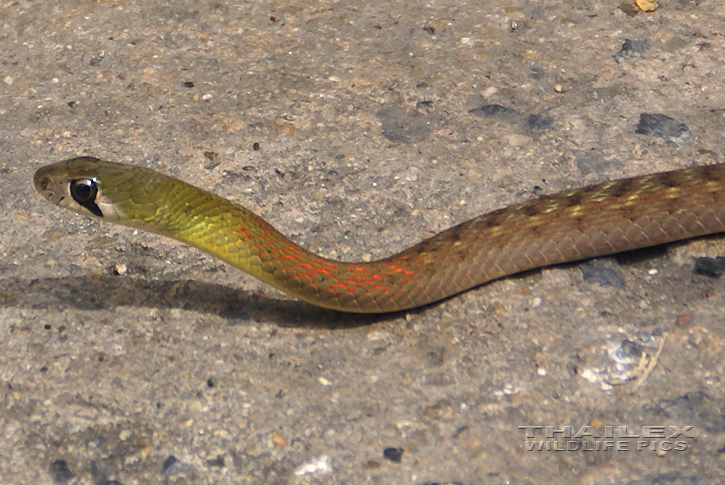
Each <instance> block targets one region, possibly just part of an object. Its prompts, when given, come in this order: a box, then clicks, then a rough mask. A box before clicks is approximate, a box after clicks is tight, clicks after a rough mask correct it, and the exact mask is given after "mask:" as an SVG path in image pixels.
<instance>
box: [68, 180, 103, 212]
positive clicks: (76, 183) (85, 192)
mask: <svg viewBox="0 0 725 485" xmlns="http://www.w3.org/2000/svg"><path fill="white" fill-rule="evenodd" d="M70 195H71V197H73V200H75V201H76V202H78V204H80V205H81V206H83V207H85V208H86V209H88V210H89V211H90V212H91V213H92V214H93V215H95V216H98V217H103V213H102V212H101V209H99V207H98V205H96V196H97V195H98V184H97V183H96V181H95V180H93V179H76V180H72V181H71V183H70Z"/></svg>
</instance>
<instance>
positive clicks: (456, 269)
mask: <svg viewBox="0 0 725 485" xmlns="http://www.w3.org/2000/svg"><path fill="white" fill-rule="evenodd" d="M34 183H35V187H36V189H37V190H38V192H39V193H40V194H41V195H42V196H43V197H45V198H46V199H47V200H49V201H50V202H52V203H53V204H56V205H59V206H61V207H64V208H66V209H70V210H72V211H75V212H78V213H81V214H84V215H87V216H91V217H95V218H100V219H103V220H107V221H113V222H116V223H119V224H123V225H126V226H130V227H133V228H138V229H144V230H147V231H151V232H155V233H158V234H161V235H164V236H168V237H172V238H174V239H178V240H179V241H182V242H184V243H186V244H189V245H192V246H195V247H197V248H199V249H201V250H203V251H206V252H207V253H209V254H212V255H214V256H216V257H218V258H220V259H222V260H224V261H226V262H227V263H229V264H231V265H232V266H235V267H237V268H239V269H241V270H242V271H245V272H247V273H249V274H251V275H252V276H254V277H256V278H259V279H260V280H262V281H264V282H265V283H268V284H270V285H272V286H274V287H275V288H277V289H279V290H281V291H283V292H285V293H287V294H289V295H292V296H293V297H295V298H298V299H300V300H304V301H307V302H309V303H312V304H315V305H319V306H322V307H326V308H332V309H335V310H340V311H346V312H357V313H382V312H395V311H401V310H406V309H410V308H415V307H419V306H422V305H426V304H429V303H433V302H436V301H438V300H441V299H444V298H447V297H449V296H451V295H455V294H457V293H460V292H462V291H465V290H467V289H469V288H472V287H475V286H478V285H481V284H483V283H486V282H488V281H491V280H494V279H496V278H501V277H503V276H507V275H511V274H514V273H519V272H522V271H526V270H530V269H533V268H539V267H542V266H548V265H553V264H559V263H565V262H569V261H577V260H581V259H586V258H593V257H596V256H604V255H608V254H613V253H618V252H621V251H628V250H632V249H637V248H642V247H647V246H653V245H657V244H663V243H667V242H672V241H677V240H681V239H687V238H692V237H697V236H703V235H706V234H712V233H718V232H725V165H709V166H700V167H693V168H687V169H682V170H675V171H671V172H663V173H656V174H652V175H644V176H640V177H633V178H627V179H622V180H617V181H613V182H605V183H601V184H598V185H592V186H589V187H584V188H580V189H576V190H569V191H564V192H561V193H558V194H554V195H547V196H544V197H540V198H536V199H533V200H529V201H527V202H523V203H519V204H515V205H512V206H510V207H506V208H504V209H499V210H496V211H493V212H490V213H488V214H484V215H482V216H479V217H476V218H474V219H471V220H469V221H466V222H463V223H461V224H459V225H457V226H455V227H452V228H450V229H448V230H446V231H443V232H441V233H440V234H437V235H435V236H433V237H431V238H429V239H426V240H424V241H422V242H420V243H418V244H416V245H415V246H413V247H411V248H409V249H406V250H404V251H402V252H400V253H398V254H395V255H393V256H390V257H388V258H385V259H381V260H379V261H373V262H365V263H343V262H337V261H332V260H329V259H324V258H321V257H319V256H316V255H314V254H312V253H310V252H308V251H306V250H304V249H302V248H301V247H299V246H298V245H296V244H295V243H293V242H292V241H290V240H289V239H287V238H286V237H285V236H283V235H282V234H281V233H280V232H278V231H277V230H276V229H274V228H273V227H272V226H271V225H270V224H268V223H267V222H266V221H264V220H263V219H262V218H261V217H259V216H257V215H256V214H254V213H253V212H251V211H249V210H248V209H246V208H244V207H242V206H240V205H238V204H235V203H233V202H231V201H229V200H226V199H223V198H221V197H218V196H216V195H214V194H211V193H209V192H206V191H204V190H202V189H199V188H196V187H194V186H192V185H189V184H187V183H185V182H182V181H180V180H177V179H175V178H172V177H169V176H166V175H163V174H161V173H158V172H155V171H153V170H150V169H148V168H143V167H137V166H129V165H123V164H118V163H113V162H107V161H103V160H99V159H97V158H91V157H79V158H74V159H71V160H66V161H63V162H59V163H56V164H53V165H49V166H46V167H43V168H41V169H39V170H38V171H37V172H36V174H35V177H34Z"/></svg>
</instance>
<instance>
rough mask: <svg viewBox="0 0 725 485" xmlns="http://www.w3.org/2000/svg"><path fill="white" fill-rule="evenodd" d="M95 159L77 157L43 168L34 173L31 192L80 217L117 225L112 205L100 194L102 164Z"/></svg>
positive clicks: (118, 217) (101, 192) (118, 215)
mask: <svg viewBox="0 0 725 485" xmlns="http://www.w3.org/2000/svg"><path fill="white" fill-rule="evenodd" d="M107 163H109V162H103V161H101V160H99V159H97V158H92V157H79V158H74V159H71V160H66V161H64V162H60V163H56V164H53V165H49V166H47V167H43V168H41V169H39V170H38V171H37V172H35V176H34V177H33V184H34V185H35V189H36V190H37V191H38V193H40V195H42V196H43V197H44V198H45V199H46V200H47V201H48V202H50V203H52V204H55V205H57V206H59V207H63V208H64V209H68V210H71V211H73V212H77V213H79V214H82V215H84V216H89V217H94V218H100V219H105V220H111V221H117V220H118V219H120V214H118V212H117V210H116V207H115V205H113V204H111V203H109V202H108V201H107V200H106V198H105V196H104V192H103V176H102V173H103V169H104V168H105V167H104V166H105V164H107Z"/></svg>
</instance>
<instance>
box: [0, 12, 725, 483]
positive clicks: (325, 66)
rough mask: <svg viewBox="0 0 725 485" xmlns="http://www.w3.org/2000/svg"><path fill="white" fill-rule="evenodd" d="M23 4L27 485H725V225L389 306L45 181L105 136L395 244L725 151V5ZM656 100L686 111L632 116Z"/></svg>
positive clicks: (9, 348) (1, 42)
mask: <svg viewBox="0 0 725 485" xmlns="http://www.w3.org/2000/svg"><path fill="white" fill-rule="evenodd" d="M0 25H1V26H2V30H1V31H0V32H1V34H0V47H1V48H2V54H0V58H1V59H2V61H1V63H0V66H1V67H0V146H1V147H2V153H3V156H2V158H0V171H1V173H2V176H1V178H0V193H1V194H2V196H0V204H1V205H2V209H3V210H2V214H3V217H4V220H3V231H2V232H1V233H0V254H1V258H2V259H1V260H0V271H1V273H0V275H1V276H0V335H1V341H2V346H0V383H1V384H2V391H1V394H0V477H1V480H2V483H7V484H38V483H61V484H63V483H68V484H112V483H115V484H118V483H122V484H125V485H131V484H148V483H178V484H182V483H184V484H185V483H194V484H206V483H219V484H227V483H230V484H231V483H235V484H237V483H249V484H308V483H309V484H328V483H330V484H332V483H335V484H392V483H396V484H397V483H406V484H407V483H410V484H431V483H460V484H465V485H474V484H484V483H497V484H526V483H531V484H533V483H554V482H557V483H584V484H601V483H632V484H645V483H668V484H680V483H687V484H693V483H717V482H722V481H724V480H725V478H724V477H725V471H724V468H725V467H724V466H723V456H725V418H724V417H723V408H722V403H723V402H724V401H723V399H724V398H725V387H724V386H725V378H724V377H723V374H724V370H725V369H723V365H724V363H723V362H724V360H723V345H724V343H725V341H724V339H725V324H724V322H723V309H724V308H725V288H724V287H723V282H722V281H721V280H719V279H712V278H708V277H705V276H699V275H695V274H693V257H696V256H704V255H707V256H715V255H723V254H725V243H724V242H723V239H722V237H712V238H706V239H702V240H698V241H690V242H686V243H681V244H675V245H670V246H668V247H667V248H663V249H659V250H655V251H648V252H640V253H637V254H635V255H628V256H626V257H620V258H617V259H612V260H604V261H603V262H597V263H596V264H592V263H589V264H572V265H567V266H563V267H555V268H549V269H545V270H541V271H533V272H530V273H528V274H524V275H520V276H517V277H513V278H507V279H505V280H502V281H498V282H494V283H492V284H489V285H485V286H484V287H482V288H478V289H475V290H472V291H469V292H467V293H465V294H463V295H460V296H457V297H455V298H452V299H450V300H448V301H445V302H442V303H440V304H437V305H433V306H431V307H429V308H425V309H421V310H417V311H412V312H408V313H406V314H402V315H392V316H386V317H378V318H366V317H355V316H347V315H341V314H336V313H333V312H326V311H321V310H317V309H315V308H312V307H310V306H308V305H306V304H302V303H298V302H295V301H291V300H290V299H288V298H285V297H284V296H282V295H280V294H278V293H276V292H275V291H274V290H271V289H268V288H266V287H264V286H263V285H261V284H260V283H257V282H256V281H254V280H252V279H251V278H248V277H246V276H245V275H243V274H241V273H239V272H238V271H236V270H235V269H233V268H230V267H227V266H225V265H224V264H221V263H219V262H217V261H215V260H213V259H212V258H210V257H207V256H206V255H204V254H200V253H198V252H196V251H194V250H191V249H189V248H187V247H184V246H183V245H180V244H177V243H175V242H173V241H169V240H165V239H161V238H158V237H155V236H152V235H148V234H144V233H138V232H134V231H131V230H126V229H124V228H121V227H116V226H112V225H106V224H100V223H98V222H94V221H90V220H85V219H83V218H81V217H78V216H75V215H73V214H71V213H66V212H62V211H60V210H58V209H57V208H55V207H53V206H51V205H49V204H47V203H45V202H44V201H43V200H41V199H40V198H39V197H37V196H36V194H35V193H34V190H33V187H32V184H31V178H32V174H33V172H34V170H35V169H37V168H38V167H40V166H42V165H44V164H47V163H51V162H55V161H59V160H62V159H65V158H70V157H72V156H77V155H81V154H92V155H96V156H99V157H102V158H106V159H110V160H115V161H120V162H128V163H136V164H141V165H145V166H149V167H152V168H155V169H157V170H161V171H164V172H167V173H170V174H173V175H176V176H179V177H181V178H183V179H185V180H188V181H191V182H193V183H196V184H197V185H200V186H202V187H204V188H207V189H210V190H213V191H215V192H217V193H219V194H221V195H223V196H226V197H230V198H233V199H235V200H237V201H239V202H241V203H243V204H245V205H247V206H249V207H250V208H252V209H254V210H255V211H257V212H258V213H260V214H261V215H263V216H264V217H265V218H267V219H268V220H270V221H272V222H273V224H275V225H276V226H277V227H278V228H279V229H280V230H282V231H283V232H285V233H287V234H290V235H291V236H293V237H294V239H295V240H296V241H298V242H299V243H301V244H303V245H304V246H305V247H307V248H309V249H311V250H313V251H316V252H319V253H321V254H323V255H325V256H329V257H334V258H340V259H344V260H348V261H352V260H359V259H370V258H377V257H381V256H385V255H389V254H392V253H393V252H396V251H398V250H400V249H402V248H404V247H406V246H408V245H411V244H413V243H414V242H416V241H419V240H420V239H422V238H424V237H427V236H430V235H432V234H434V233H435V232H437V231H439V230H442V229H444V228H446V227H449V226H451V225H453V224H454V223H457V222H460V221H463V220H466V219H467V218H470V217H473V216H476V215H478V214H481V213H484V212H486V211H489V210H492V209H495V208H498V207H502V206H504V205H507V204H510V203H512V202H516V201H521V200H525V199H527V198H530V197H534V196H535V194H538V193H552V192H556V191H558V190H561V189H563V188H567V187H574V186H580V185H585V184H588V183H593V182H597V181H603V180H608V179H614V178H619V177H623V176H627V175H638V174H643V173H648V172H655V171H660V170H666V169H673V168H679V167H685V166H690V165H703V164H709V163H717V162H723V161H725V157H724V155H725V143H723V141H724V138H725V137H724V135H723V133H724V131H725V130H724V128H725V117H724V115H723V113H725V111H723V110H724V109H725V89H724V88H723V86H725V72H724V67H723V66H724V64H723V59H725V39H724V37H723V35H724V34H723V32H725V5H723V3H722V2H721V1H719V0H702V1H700V0H697V1H694V0H689V1H688V0H662V1H661V2H660V4H659V8H658V9H657V10H655V11H654V12H653V13H650V14H644V13H642V12H638V11H637V10H636V8H635V7H634V6H633V4H630V3H629V2H627V1H625V2H619V1H595V0H578V1H567V2H560V1H555V0H542V1H540V2H525V1H520V0H515V1H511V2H499V1H492V0H483V1H478V2H454V1H440V2H429V3H428V4H423V3H418V2H413V1H410V0H400V1H395V2H351V1H347V0H340V1H320V2H299V1H297V2H289V3H288V4H287V5H285V6H279V5H275V2H219V1H207V0H197V1H172V2H165V1H160V0H150V1H146V2H126V1H122V2H91V1H86V0H79V1H74V2H30V1H25V0H19V1H5V2H3V3H2V4H1V5H0ZM627 40H629V41H627ZM487 105H500V106H503V107H506V108H509V109H510V110H511V111H508V110H502V109H500V108H491V107H489V108H484V109H479V110H477V111H474V112H472V113H471V112H469V111H470V110H474V109H476V108H481V107H484V106H487ZM643 113H650V114H662V115H666V116H667V117H669V118H664V117H654V118H652V119H650V120H649V122H646V123H645V125H647V126H640V131H642V132H643V133H636V130H637V127H638V123H639V122H640V115H641V114H643ZM673 120H674V121H673ZM645 121H647V120H646V119H645ZM681 124H684V126H683V125H681ZM122 265H125V266H126V268H127V271H125V273H124V274H121V275H119V274H116V273H117V272H118V271H114V269H115V270H118V269H119V268H121V267H122ZM122 273H123V272H122ZM592 275H593V276H592ZM520 426H541V427H547V426H548V427H552V428H550V429H558V430H567V429H569V428H567V427H571V429H572V435H573V436H572V438H571V439H568V440H567V439H565V438H563V433H551V434H553V436H554V438H555V439H554V440H548V441H547V438H546V428H542V429H539V428H520ZM647 426H653V427H665V428H664V433H662V432H661V430H659V428H646V427H647ZM620 427H626V429H625V428H620ZM688 427H689V428H688ZM683 428H684V432H680V431H681V430H682V429H683ZM620 432H623V433H620ZM678 432H679V436H677V434H678ZM527 433H529V434H530V435H531V436H533V438H531V437H530V436H529V437H527ZM648 433H649V435H650V438H646V439H644V438H636V437H630V438H625V437H621V436H620V434H630V435H638V436H640V437H643V436H644V435H646V434H648ZM661 434H664V437H661V436H660V435H661ZM673 434H674V435H676V436H672V435H673ZM640 441H644V442H646V443H645V444H646V446H644V445H643V444H642V443H640ZM534 442H536V443H534ZM607 442H612V443H614V445H607ZM623 443H625V444H623ZM538 445H542V446H553V447H557V446H558V447H563V448H569V451H554V450H551V451H546V450H544V451H530V450H529V448H531V447H532V446H538ZM625 446H626V447H628V449H624V448H625ZM610 447H612V448H617V449H611V448H610ZM576 448H578V449H576ZM588 448H594V449H595V451H588V450H587V449H588ZM670 448H673V449H670ZM678 448H682V449H678ZM596 449H599V451H596Z"/></svg>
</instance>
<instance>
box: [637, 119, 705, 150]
mask: <svg viewBox="0 0 725 485" xmlns="http://www.w3.org/2000/svg"><path fill="white" fill-rule="evenodd" d="M635 133H637V134H638V135H645V136H653V137H656V138H662V139H664V140H666V141H667V143H669V144H672V145H675V146H679V145H680V144H682V142H684V141H685V140H687V139H688V138H690V136H692V133H691V132H690V129H689V128H688V127H687V125H685V124H684V123H680V122H679V121H677V120H676V119H674V118H670V117H669V116H667V115H663V114H660V113H642V114H640V115H639V123H638V124H637V129H636V130H635Z"/></svg>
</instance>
